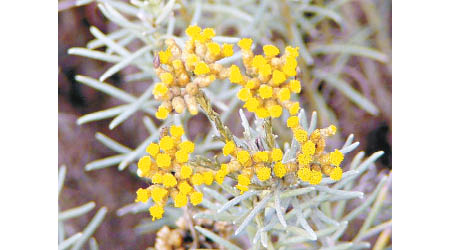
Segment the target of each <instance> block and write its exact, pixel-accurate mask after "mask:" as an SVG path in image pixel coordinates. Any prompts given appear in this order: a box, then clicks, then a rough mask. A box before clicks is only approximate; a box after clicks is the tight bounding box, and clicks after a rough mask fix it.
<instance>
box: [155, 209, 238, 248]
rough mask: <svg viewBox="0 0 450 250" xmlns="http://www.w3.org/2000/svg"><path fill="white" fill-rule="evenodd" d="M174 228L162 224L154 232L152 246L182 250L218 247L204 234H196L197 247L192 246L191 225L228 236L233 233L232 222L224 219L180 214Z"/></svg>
mask: <svg viewBox="0 0 450 250" xmlns="http://www.w3.org/2000/svg"><path fill="white" fill-rule="evenodd" d="M175 225H176V227H175V228H173V229H172V228H169V227H168V226H164V227H162V228H161V229H159V230H158V232H157V233H156V241H155V245H154V248H155V249H158V250H184V249H188V248H189V249H193V248H195V249H199V248H201V249H218V248H219V246H218V245H216V244H214V243H212V242H211V241H210V240H209V239H207V238H206V237H205V236H204V235H201V234H197V237H198V239H197V244H196V245H197V247H194V242H193V241H195V240H194V236H193V235H192V231H191V227H192V226H199V227H202V228H206V229H208V230H210V231H212V232H214V233H215V234H217V235H219V236H221V237H224V238H228V237H230V236H231V235H232V234H233V226H232V224H230V223H228V222H224V221H213V220H210V219H203V218H201V219H192V218H189V219H188V220H187V219H186V217H185V216H182V217H180V218H178V219H177V221H176V222H175Z"/></svg>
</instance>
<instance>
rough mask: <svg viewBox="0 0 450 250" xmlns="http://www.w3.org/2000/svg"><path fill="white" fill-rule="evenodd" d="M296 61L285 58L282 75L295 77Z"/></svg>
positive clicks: (293, 58)
mask: <svg viewBox="0 0 450 250" xmlns="http://www.w3.org/2000/svg"><path fill="white" fill-rule="evenodd" d="M296 68H297V59H296V58H295V57H287V58H286V64H284V65H283V68H282V70H283V73H285V74H286V75H287V76H295V75H297V71H296Z"/></svg>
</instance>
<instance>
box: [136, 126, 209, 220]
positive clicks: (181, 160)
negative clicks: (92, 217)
mask: <svg viewBox="0 0 450 250" xmlns="http://www.w3.org/2000/svg"><path fill="white" fill-rule="evenodd" d="M183 134H184V130H183V128H182V127H181V126H171V127H170V135H169V134H168V132H165V133H163V134H162V135H161V139H160V141H159V143H158V144H157V143H151V144H150V145H149V146H148V147H147V149H146V151H147V153H148V154H149V155H146V156H143V157H142V158H141V159H140V160H139V162H138V175H139V176H140V177H143V178H148V179H151V182H152V184H151V185H150V186H149V187H147V188H145V189H144V188H139V190H137V192H136V194H137V198H136V202H144V203H145V202H147V201H148V200H149V199H150V198H151V199H152V200H153V202H154V205H153V206H152V207H150V209H149V211H150V214H151V216H152V217H153V218H152V219H153V220H155V219H161V218H162V216H163V214H164V206H165V205H166V203H167V200H168V198H169V197H171V198H172V200H173V202H174V207H184V206H186V205H187V203H188V198H189V200H190V202H191V203H192V205H194V206H196V205H198V204H199V203H201V202H202V200H203V193H202V192H200V191H197V190H196V188H195V187H196V186H200V185H203V184H205V185H211V184H212V182H213V180H214V173H213V171H209V170H207V169H202V170H197V169H195V168H193V167H192V166H189V165H188V164H187V162H188V160H189V154H190V153H192V152H193V151H194V149H195V144H194V143H192V142H191V141H181V136H182V135H183Z"/></svg>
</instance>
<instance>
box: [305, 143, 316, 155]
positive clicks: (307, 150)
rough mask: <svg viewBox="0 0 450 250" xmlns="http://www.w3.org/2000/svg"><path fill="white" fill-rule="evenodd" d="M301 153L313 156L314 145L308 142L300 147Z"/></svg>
mask: <svg viewBox="0 0 450 250" xmlns="http://www.w3.org/2000/svg"><path fill="white" fill-rule="evenodd" d="M302 152H303V153H304V154H307V155H313V154H314V153H315V152H316V144H314V142H312V141H311V140H308V141H307V142H305V143H304V144H303V145H302Z"/></svg>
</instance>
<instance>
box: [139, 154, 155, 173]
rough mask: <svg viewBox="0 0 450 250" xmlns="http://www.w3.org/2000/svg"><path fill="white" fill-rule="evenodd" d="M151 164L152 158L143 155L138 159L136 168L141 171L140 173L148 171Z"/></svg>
mask: <svg viewBox="0 0 450 250" xmlns="http://www.w3.org/2000/svg"><path fill="white" fill-rule="evenodd" d="M151 166H152V159H151V158H150V156H144V157H142V158H141V159H139V161H138V168H139V169H140V170H141V171H142V173H147V172H148V171H150V168H151Z"/></svg>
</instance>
